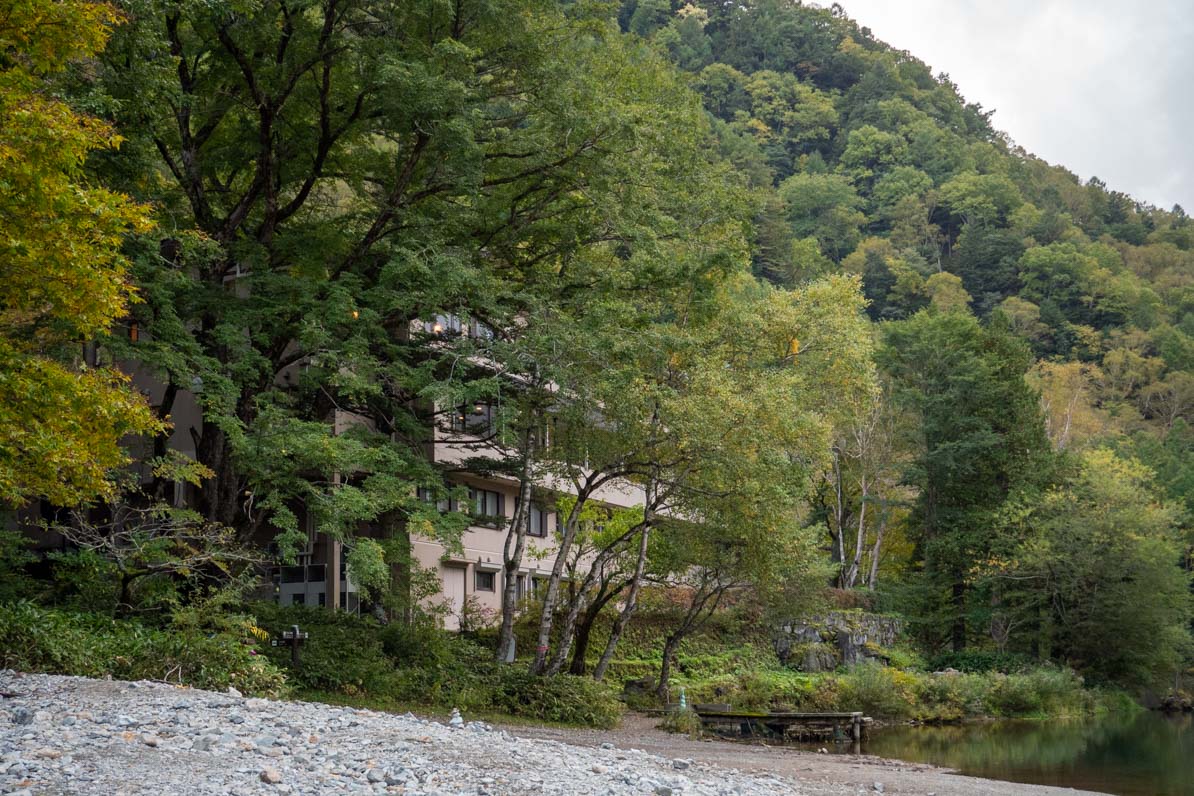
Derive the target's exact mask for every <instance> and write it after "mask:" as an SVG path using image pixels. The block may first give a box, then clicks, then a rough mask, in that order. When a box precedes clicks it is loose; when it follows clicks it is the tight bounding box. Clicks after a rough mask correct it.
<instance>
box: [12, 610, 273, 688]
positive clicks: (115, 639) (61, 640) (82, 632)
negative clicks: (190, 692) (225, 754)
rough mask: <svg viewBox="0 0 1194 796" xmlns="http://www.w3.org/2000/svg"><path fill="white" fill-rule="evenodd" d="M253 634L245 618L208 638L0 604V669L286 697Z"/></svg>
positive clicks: (199, 631)
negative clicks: (162, 682)
mask: <svg viewBox="0 0 1194 796" xmlns="http://www.w3.org/2000/svg"><path fill="white" fill-rule="evenodd" d="M253 630H254V626H253V625H252V623H251V620H248V619H242V620H240V621H239V622H238V623H236V626H235V627H234V628H232V629H229V630H226V631H224V632H218V633H211V632H207V631H206V630H205V629H186V628H181V629H180V628H173V627H166V628H162V629H158V628H152V627H148V626H146V625H142V624H140V623H138V622H134V621H131V620H114V619H111V618H108V617H103V616H97V615H94V614H83V613H72V612H69V611H62V610H57V609H47V608H40V607H38V606H36V605H34V604H32V603H29V602H18V603H12V604H7V605H0V666H2V667H3V668H9V669H19V670H22V671H36V672H49V673H53V674H72V675H80V676H84V677H106V676H110V677H115V678H117V679H122V680H142V679H152V680H166V681H169V682H177V683H185V684H187V685H192V686H195V687H197V688H210V689H215V690H222V689H225V688H227V687H229V686H235V687H236V688H238V689H240V690H241V691H242V692H244V693H248V694H256V695H261V696H279V695H281V694H283V693H285V691H286V688H285V678H284V677H283V675H282V672H281V671H280V670H279V669H278V668H277V667H275V666H274V665H273V664H272V663H270V662H269V660H268V659H267V658H266V657H265V656H264V655H261V654H259V650H258V648H259V646H260V639H259V638H258V637H257V635H255V633H254V632H253Z"/></svg>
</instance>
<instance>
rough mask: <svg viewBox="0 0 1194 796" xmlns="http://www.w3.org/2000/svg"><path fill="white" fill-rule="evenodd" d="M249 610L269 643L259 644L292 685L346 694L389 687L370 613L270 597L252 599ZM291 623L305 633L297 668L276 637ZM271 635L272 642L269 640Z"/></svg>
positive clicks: (378, 629)
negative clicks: (267, 600)
mask: <svg viewBox="0 0 1194 796" xmlns="http://www.w3.org/2000/svg"><path fill="white" fill-rule="evenodd" d="M253 613H254V615H255V616H256V617H257V622H258V624H259V625H260V626H261V627H262V628H263V629H265V630H266V631H267V632H268V633H269V636H270V641H271V645H269V646H265V647H263V648H264V649H265V650H266V651H267V654H268V655H269V657H270V659H271V660H272V661H273V662H274V663H275V664H276V665H277V666H279V667H281V668H283V669H285V670H286V671H287V675H288V678H289V679H290V682H291V683H293V684H294V685H295V686H297V687H299V688H303V689H307V690H311V691H330V692H333V693H340V694H349V695H352V694H362V693H376V694H379V695H380V694H385V693H386V692H387V691H388V690H389V686H390V683H391V678H392V675H393V669H394V667H393V666H392V665H391V663H390V661H389V659H388V658H387V657H386V656H385V653H384V652H383V651H382V640H381V631H382V627H381V624H380V623H378V622H377V620H376V619H374V618H372V617H360V616H356V615H355V614H350V613H346V612H343V611H341V612H332V611H327V610H323V609H319V608H306V607H303V606H289V607H280V606H276V605H274V604H272V603H260V604H256V605H254V606H253ZM291 625H298V626H299V628H300V629H301V630H303V631H305V632H307V634H308V636H307V639H306V641H304V642H303V645H302V647H301V649H300V651H299V655H300V657H299V663H300V665H299V668H298V669H297V670H296V669H292V668H291V657H290V655H291V652H290V647H289V646H287V645H285V643H284V640H283V638H282V634H283V633H284V632H285V631H286V630H288V629H289V628H290V626H291ZM274 641H277V642H278V646H276V647H275V646H272V642H274Z"/></svg>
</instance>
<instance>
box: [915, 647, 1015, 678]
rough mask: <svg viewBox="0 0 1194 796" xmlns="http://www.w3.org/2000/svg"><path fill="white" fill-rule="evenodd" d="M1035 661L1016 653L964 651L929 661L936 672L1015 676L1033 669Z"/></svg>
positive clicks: (946, 654) (941, 655)
mask: <svg viewBox="0 0 1194 796" xmlns="http://www.w3.org/2000/svg"><path fill="white" fill-rule="evenodd" d="M1033 665H1034V661H1033V660H1032V658H1029V657H1028V656H1027V655H1021V654H1019V653H1016V652H995V651H993V650H962V651H961V652H946V653H942V654H940V655H937V656H935V657H934V658H933V659H932V660H931V661H929V668H931V669H932V670H934V671H942V670H944V669H956V670H957V671H959V672H973V673H978V674H983V673H985V672H1003V673H1004V674H1013V673H1015V672H1022V671H1025V670H1027V669H1030V668H1032V666H1033Z"/></svg>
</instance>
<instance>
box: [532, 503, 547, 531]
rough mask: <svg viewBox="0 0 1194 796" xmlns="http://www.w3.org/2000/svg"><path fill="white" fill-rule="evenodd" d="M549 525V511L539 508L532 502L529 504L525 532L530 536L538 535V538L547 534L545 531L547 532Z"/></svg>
mask: <svg viewBox="0 0 1194 796" xmlns="http://www.w3.org/2000/svg"><path fill="white" fill-rule="evenodd" d="M550 526H551V512H550V511H544V510H543V509H541V508H539V507H538V506H536V505H535V504H534V503H532V504H531V517H530V525H528V526H527V534H528V535H530V536H538V537H540V538H544V537H546V536H547V532H548V530H550Z"/></svg>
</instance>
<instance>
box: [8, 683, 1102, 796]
mask: <svg viewBox="0 0 1194 796" xmlns="http://www.w3.org/2000/svg"><path fill="white" fill-rule="evenodd" d="M0 693H2V694H3V697H0V793H5V794H21V796H41V795H43V794H46V795H50V794H52V795H53V796H59V795H65V794H104V796H109V795H112V796H115V795H117V794H120V795H124V794H128V795H131V794H171V796H197V795H198V794H232V796H250V795H251V794H298V793H301V794H325V793H326V794H336V793H395V794H426V795H428V796H430V794H478V796H483V795H484V794H491V795H492V796H498V795H499V794H557V795H558V796H580V794H611V795H613V794H652V795H653V796H673V794H676V795H678V794H701V795H703V796H729V795H730V794H742V795H743V796H745V795H746V794H759V796H771V795H774V796H779V795H780V794H784V795H785V796H792V794H807V796H839V795H841V794H859V793H877V792H886V793H915V794H924V795H925V796H928V794H937V796H950V795H951V794H959V796H960V795H961V794H966V796H983V795H984V794H993V795H995V794H1025V796H1028V795H1030V794H1031V795H1032V796H1046V795H1047V794H1062V793H1067V794H1074V793H1078V791H1072V790H1064V789H1058V788H1042V787H1034V786H1027V785H1016V784H1012V783H1001V782H991V781H989V780H979V779H972V778H968V777H957V776H954V775H951V774H949V773H948V772H944V771H941V770H940V769H931V768H927V767H924V766H912V765H908V764H894V763H890V762H883V761H877V762H860V763H855V764H849V763H845V762H839V761H830V760H827V759H825V758H826V756H824V755H822V756H817V755H809V754H801V753H793V752H788V753H787V754H786V755H778V754H777V755H770V754H767V753H765V752H763V751H761V750H757V749H752V748H750V747H741V746H736V745H730V744H712V745H711V744H703V743H699V742H696V741H689V740H687V739H683V738H675V737H674V736H663V734H662V733H658V732H657V731H655V730H653V729H651V728H650V726H649V725H646V724H645V723H644V722H643V721H642V720H637V721H636V720H634V719H631V720H630V721H629V722H628V724H627V726H626V727H624V728H623V729H622V730H618V731H613V732H611V733H606V734H602V733H598V732H596V731H585V730H575V731H573V730H546V729H542V728H526V729H525V730H524V729H522V728H520V729H517V730H513V731H509V730H503V729H497V728H493V727H490V726H488V725H485V724H481V723H475V722H474V723H466V724H464V726H462V727H458V728H453V727H449V726H446V725H445V724H442V723H438V722H433V721H429V720H425V719H419V718H416V717H414V716H411V715H406V716H396V715H392V714H386V713H377V712H373V711H366V710H355V709H351V708H340V707H335V706H330V705H320V704H313V703H304V702H275V701H269V700H263V699H246V698H243V697H241V696H239V695H238V694H234V693H233V694H222V693H213V692H209V691H198V690H194V689H189V688H178V687H175V686H170V685H164V684H161V683H145V682H142V683H125V682H117V681H105V680H90V679H86V678H80V677H58V676H50V675H27V674H19V673H16V672H10V671H0ZM513 733H517V734H513ZM530 735H536V736H539V737H527V736H530ZM659 736H663V738H664V740H660V738H659ZM668 738H670V739H672V740H671V741H670V742H669V741H667V740H666V739H668ZM669 743H670V745H669ZM725 746H729V747H730V749H728V750H726V749H721V748H720V747H725ZM809 766H812V767H811V768H810V767H809ZM860 772H861V773H860Z"/></svg>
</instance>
